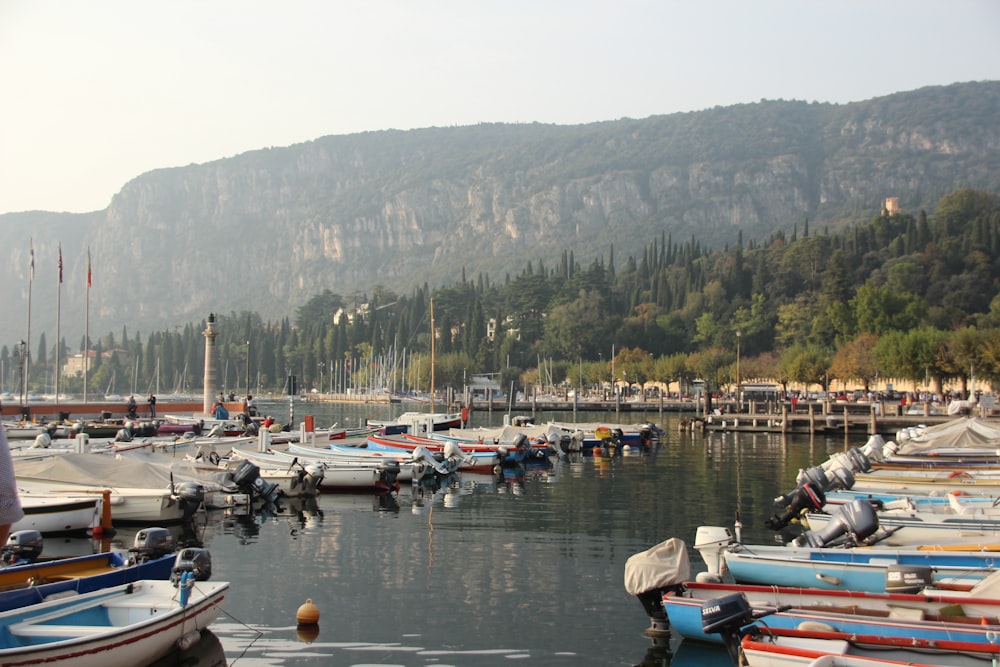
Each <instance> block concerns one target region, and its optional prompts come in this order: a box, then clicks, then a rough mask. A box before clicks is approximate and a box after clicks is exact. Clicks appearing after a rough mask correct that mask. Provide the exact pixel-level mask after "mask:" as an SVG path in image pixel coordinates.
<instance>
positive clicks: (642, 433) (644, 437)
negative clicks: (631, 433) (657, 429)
mask: <svg viewBox="0 0 1000 667" xmlns="http://www.w3.org/2000/svg"><path fill="white" fill-rule="evenodd" d="M652 444H653V427H652V426H651V425H650V424H643V425H642V428H640V429H639V446H640V447H641V448H642V451H644V452H645V451H648V450H649V447H650V446H651V445H652Z"/></svg>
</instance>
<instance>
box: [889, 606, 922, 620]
mask: <svg viewBox="0 0 1000 667" xmlns="http://www.w3.org/2000/svg"><path fill="white" fill-rule="evenodd" d="M889 618H900V619H904V620H907V621H922V620H924V610H923V609H914V608H911V607H896V606H891V607H889Z"/></svg>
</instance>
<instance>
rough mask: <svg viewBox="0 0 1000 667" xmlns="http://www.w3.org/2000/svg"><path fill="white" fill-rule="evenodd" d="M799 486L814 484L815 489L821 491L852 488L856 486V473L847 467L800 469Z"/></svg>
mask: <svg viewBox="0 0 1000 667" xmlns="http://www.w3.org/2000/svg"><path fill="white" fill-rule="evenodd" d="M795 479H796V481H797V482H798V484H799V486H802V485H803V484H806V483H808V484H812V487H813V488H814V489H819V490H821V491H835V490H837V489H850V488H851V487H852V486H854V473H852V472H851V471H850V470H848V469H847V468H840V467H837V468H833V469H830V470H827V469H826V468H824V467H823V466H813V467H812V468H806V469H805V470H800V471H799V474H798V475H797V476H796V478H795Z"/></svg>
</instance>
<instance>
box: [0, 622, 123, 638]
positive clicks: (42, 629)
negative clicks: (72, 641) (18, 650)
mask: <svg viewBox="0 0 1000 667" xmlns="http://www.w3.org/2000/svg"><path fill="white" fill-rule="evenodd" d="M7 629H8V630H9V631H10V633H11V634H12V635H14V636H16V637H86V636H88V635H96V634H101V633H104V632H108V631H110V630H113V629H114V628H113V627H112V626H110V625H46V624H39V623H14V624H13V625H10V626H8V627H7Z"/></svg>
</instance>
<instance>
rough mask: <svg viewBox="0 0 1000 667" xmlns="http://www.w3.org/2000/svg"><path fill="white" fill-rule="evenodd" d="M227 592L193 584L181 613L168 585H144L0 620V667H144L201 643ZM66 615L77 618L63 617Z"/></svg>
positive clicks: (217, 585) (223, 585) (215, 585)
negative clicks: (0, 635)
mask: <svg viewBox="0 0 1000 667" xmlns="http://www.w3.org/2000/svg"><path fill="white" fill-rule="evenodd" d="M228 588H229V584H228V583H227V582H196V583H195V585H194V587H193V589H192V590H191V593H190V596H191V597H190V599H189V600H188V602H187V604H186V605H185V606H180V605H179V604H177V603H176V602H174V601H173V599H174V596H175V595H176V594H177V591H176V590H175V589H174V586H173V584H172V583H171V582H169V581H146V580H143V581H138V582H134V583H130V584H126V585H125V586H116V587H113V588H105V589H102V590H100V591H96V592H94V593H90V594H87V595H84V596H77V597H72V598H68V599H66V598H64V599H59V600H54V601H50V602H43V603H41V604H37V605H31V606H30V607H27V608H24V609H18V610H14V611H10V612H5V613H2V614H0V627H3V628H4V632H3V635H4V636H5V638H6V640H5V641H2V643H0V646H2V648H0V663H2V664H5V665H46V666H51V665H56V666H60V665H66V666H67V667H69V666H70V665H72V666H73V667H107V666H108V665H145V664H149V663H150V662H152V661H154V660H156V659H158V658H161V657H163V656H164V655H166V654H168V653H169V652H170V651H172V650H173V649H175V648H177V647H179V646H180V644H181V643H182V642H183V641H184V640H185V639H194V638H195V637H197V636H200V632H201V631H202V630H204V629H206V628H207V627H208V626H209V625H210V624H211V623H212V622H213V621H214V620H215V619H216V618H217V617H218V615H219V613H220V612H221V610H222V607H223V604H224V601H225V597H226V593H227V591H228ZM73 609H76V610H77V612H76V613H75V614H69V613H68V612H69V610H73ZM61 620H62V621H66V623H58V621H61ZM53 621H55V622H53ZM192 633H198V634H192ZM19 644H20V645H19Z"/></svg>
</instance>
